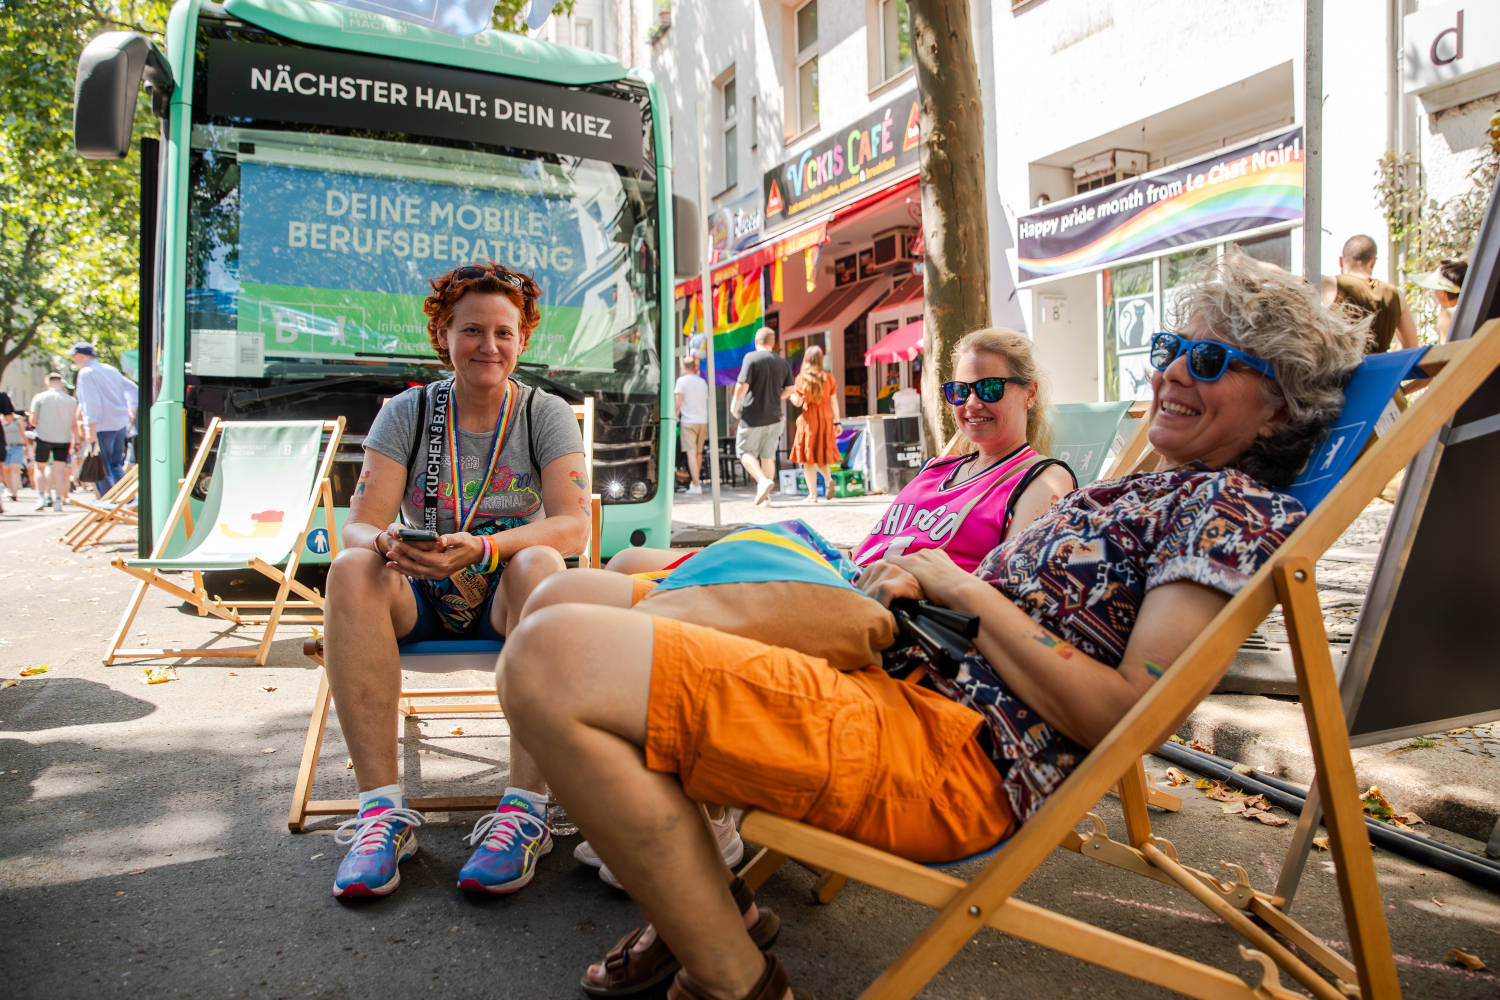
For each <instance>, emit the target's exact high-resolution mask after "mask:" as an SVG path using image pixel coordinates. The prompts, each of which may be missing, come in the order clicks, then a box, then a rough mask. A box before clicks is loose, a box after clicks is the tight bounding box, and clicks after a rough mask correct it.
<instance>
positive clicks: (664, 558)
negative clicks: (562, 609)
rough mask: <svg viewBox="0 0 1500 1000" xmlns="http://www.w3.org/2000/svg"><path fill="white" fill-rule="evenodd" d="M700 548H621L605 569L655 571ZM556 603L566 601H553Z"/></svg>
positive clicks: (634, 571) (614, 570)
mask: <svg viewBox="0 0 1500 1000" xmlns="http://www.w3.org/2000/svg"><path fill="white" fill-rule="evenodd" d="M697 551H699V550H698V549H648V548H646V547H644V546H642V547H641V548H638V549H635V548H633V549H621V550H620V551H619V552H616V553H615V554H614V556H613V558H611V559H610V561H609V562H608V563H607V564H606V565H605V567H604V568H605V569H607V570H609V571H610V572H611V573H625V574H627V575H628V574H631V573H654V572H656V571H657V570H660V569H666V568H667V567H668V566H670V565H672V564H673V563H674V562H676V561H677V560H679V559H681V558H682V557H683V556H685V555H687V554H688V553H689V552H697ZM552 603H554V604H560V603H566V602H561V601H553V602H552ZM578 603H580V604H600V603H605V602H602V601H579V602H578Z"/></svg>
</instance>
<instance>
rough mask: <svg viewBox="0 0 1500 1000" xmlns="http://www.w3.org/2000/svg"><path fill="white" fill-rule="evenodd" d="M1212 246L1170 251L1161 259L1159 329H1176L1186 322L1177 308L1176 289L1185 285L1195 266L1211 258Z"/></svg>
mask: <svg viewBox="0 0 1500 1000" xmlns="http://www.w3.org/2000/svg"><path fill="white" fill-rule="evenodd" d="M1213 256H1214V251H1213V248H1212V247H1200V248H1199V249H1197V250H1184V251H1182V252H1181V253H1170V254H1167V255H1166V256H1165V257H1163V258H1162V259H1161V287H1162V292H1161V320H1160V329H1163V330H1167V329H1173V330H1175V329H1177V328H1178V327H1180V326H1181V325H1182V324H1183V323H1185V322H1186V319H1187V317H1185V316H1181V315H1179V313H1178V309H1177V299H1178V295H1179V292H1178V289H1179V288H1181V287H1182V286H1183V285H1186V284H1187V283H1188V281H1190V280H1191V279H1192V277H1193V274H1194V272H1195V271H1196V270H1197V268H1198V267H1199V266H1201V265H1203V264H1206V263H1208V261H1210V260H1212V259H1213Z"/></svg>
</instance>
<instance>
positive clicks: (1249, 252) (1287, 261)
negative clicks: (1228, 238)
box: [1234, 232, 1292, 271]
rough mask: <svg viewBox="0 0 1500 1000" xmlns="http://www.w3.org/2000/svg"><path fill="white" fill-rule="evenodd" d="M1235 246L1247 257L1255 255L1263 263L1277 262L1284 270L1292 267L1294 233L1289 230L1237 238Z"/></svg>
mask: <svg viewBox="0 0 1500 1000" xmlns="http://www.w3.org/2000/svg"><path fill="white" fill-rule="evenodd" d="M1234 248H1235V249H1236V250H1238V251H1239V252H1240V253H1242V254H1244V255H1245V256H1246V257H1254V258H1255V259H1256V260H1258V261H1260V262H1261V263H1263V264H1275V265H1276V266H1277V267H1279V268H1281V269H1282V270H1283V271H1290V270H1291V269H1292V234H1291V233H1289V232H1284V233H1272V234H1270V235H1269V236H1257V237H1255V238H1254V239H1250V240H1236V241H1235V244H1234Z"/></svg>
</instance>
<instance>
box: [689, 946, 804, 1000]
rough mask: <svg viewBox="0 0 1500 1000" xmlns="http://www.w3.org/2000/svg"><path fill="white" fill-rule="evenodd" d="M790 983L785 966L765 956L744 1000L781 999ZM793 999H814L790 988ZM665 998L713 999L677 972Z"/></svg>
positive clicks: (773, 956) (777, 960) (774, 957)
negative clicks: (757, 976) (756, 978)
mask: <svg viewBox="0 0 1500 1000" xmlns="http://www.w3.org/2000/svg"><path fill="white" fill-rule="evenodd" d="M790 985H791V977H790V976H788V975H787V972H786V966H784V965H782V964H781V960H780V959H779V958H777V957H776V956H775V955H767V956H766V971H764V972H762V973H761V974H760V979H758V980H756V983H755V985H754V986H752V987H750V992H749V993H746V994H745V1000H781V998H782V997H784V996H786V991H787V989H788V988H789V987H790ZM792 997H793V1000H814V997H813V995H812V994H811V993H809V992H807V991H806V990H796V989H794V990H792ZM667 1000H713V998H712V997H706V996H704V995H703V994H702V993H699V992H698V990H697V989H696V988H695V987H694V986H693V984H692V983H690V982H689V981H688V978H687V976H686V975H685V974H684V973H682V972H679V973H677V975H676V977H674V978H673V980H672V985H671V986H669V987H668V988H667Z"/></svg>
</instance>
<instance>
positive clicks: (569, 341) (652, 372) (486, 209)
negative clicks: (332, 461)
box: [184, 28, 661, 403]
mask: <svg viewBox="0 0 1500 1000" xmlns="http://www.w3.org/2000/svg"><path fill="white" fill-rule="evenodd" d="M230 37H231V36H230V35H229V33H226V32H223V31H222V29H220V30H217V31H216V30H214V29H213V28H205V29H204V34H200V45H199V50H198V51H199V67H198V69H199V73H200V79H201V78H204V77H206V78H207V79H206V82H207V87H206V88H200V90H199V93H203V92H204V90H205V89H206V90H207V91H208V93H209V94H210V96H211V95H212V94H213V92H214V87H215V83H214V69H215V67H214V64H213V60H214V59H221V60H223V61H225V62H229V61H230V56H231V54H233V55H234V56H235V59H234V61H235V62H242V61H243V59H242V58H241V57H240V56H239V52H240V51H243V50H246V49H262V48H270V46H265V45H259V44H251V45H244V44H236V43H235V42H233V41H230ZM234 37H236V38H238V39H240V40H243V38H244V34H243V32H239V33H234ZM265 40H268V39H267V37H266V36H261V37H258V38H255V39H253V41H255V42H262V41H265ZM231 50H234V51H233V52H232V53H231ZM281 51H282V52H284V53H288V54H287V55H285V56H281V57H279V58H282V59H285V60H286V63H287V64H290V63H292V62H294V60H293V59H292V58H291V55H292V54H297V53H298V50H297V49H296V48H294V47H290V46H288V47H286V48H282V49H281ZM301 54H307V50H302V53H301ZM344 58H349V57H347V56H346V57H344ZM362 58H363V57H362ZM365 61H366V62H375V60H369V59H368V58H365ZM379 62H382V63H385V64H388V65H394V66H397V67H400V66H403V65H405V66H411V65H413V64H403V63H400V61H397V60H379ZM279 68H280V67H279V66H278V69H279ZM257 72H258V71H257ZM271 74H272V70H271V69H270V68H269V67H268V69H267V70H266V72H265V76H264V78H260V77H250V78H249V79H251V80H252V82H253V84H254V85H255V86H257V87H261V86H262V85H263V89H265V90H267V91H269V90H271V89H272V87H273V77H272V75H271ZM465 75H466V76H478V74H465ZM312 76H313V74H311V73H302V74H300V75H298V76H296V77H295V79H296V80H297V83H298V87H297V89H298V91H299V92H301V93H310V92H312V87H313V86H314V84H313V83H312V82H311V77H312ZM305 78H306V79H305ZM289 79H290V77H289ZM333 79H334V78H331V77H324V82H325V90H326V89H327V85H328V82H329V81H331V80H333ZM359 82H360V83H361V84H364V85H365V87H364V89H365V90H366V91H367V92H369V86H368V85H369V83H370V80H369V79H363V80H360V81H359ZM381 86H385V84H381ZM389 86H390V90H389V91H388V92H387V97H388V98H389V97H390V96H392V95H393V94H394V93H395V91H396V89H397V87H398V86H400V85H399V84H390V85H389ZM534 86H535V85H534ZM220 89H221V91H222V89H223V88H222V87H221V88H220ZM287 89H290V87H288V88H287ZM407 89H408V88H404V87H402V88H401V92H402V93H403V95H404V94H405V93H406V91H407ZM410 89H412V90H415V91H416V94H414V95H413V96H414V97H416V98H417V99H418V100H420V99H421V97H422V94H421V88H420V87H413V88H410ZM548 89H549V90H557V91H562V92H564V93H565V94H571V93H575V92H576V91H574V90H569V89H565V88H560V87H559V88H552V87H549V88H548ZM439 93H440V94H441V100H439V101H434V98H433V97H432V94H433V90H431V89H429V90H427V92H426V100H427V104H428V105H429V106H430V105H432V104H434V103H437V104H438V105H439V110H438V111H437V112H435V113H436V114H438V115H439V116H441V115H442V111H441V104H443V103H447V104H448V105H449V109H450V110H452V107H453V103H454V102H458V106H459V107H460V108H462V107H463V106H464V105H463V101H464V100H465V98H467V99H468V101H469V107H468V112H469V113H473V112H474V111H476V110H486V106H484V105H482V104H479V103H478V102H479V96H480V95H475V94H464V93H462V91H460V90H457V89H455V90H454V91H453V96H452V97H451V99H450V96H449V93H448V92H447V91H440V92H439ZM256 96H258V95H256ZM272 96H280V95H272ZM622 96H633V95H622ZM593 99H595V100H597V99H598V98H593ZM325 103H328V102H326V101H325ZM611 103H623V102H614V101H612V102H611ZM195 104H196V105H197V107H195V115H194V125H193V129H192V150H191V156H190V165H189V196H188V206H189V207H188V214H189V217H188V259H187V323H186V333H187V338H188V343H187V344H186V345H184V346H185V347H186V357H187V359H188V360H187V370H188V373H189V374H190V375H192V376H195V377H197V379H198V380H200V381H203V380H218V379H226V378H227V379H232V380H235V381H236V382H243V383H244V384H248V385H260V386H264V385H272V384H279V383H284V382H287V381H292V380H304V379H315V380H323V379H325V378H329V377H333V378H340V379H347V378H349V377H350V376H363V377H377V378H378V377H381V376H385V377H391V378H410V379H413V380H419V379H420V380H424V381H425V380H428V379H431V378H433V377H436V376H437V375H438V374H439V372H438V371H437V366H438V364H439V362H438V361H437V359H436V356H435V354H434V352H433V350H432V347H431V345H430V343H429V341H428V335H427V326H426V323H427V317H426V316H425V315H423V313H422V309H421V306H422V300H423V297H424V296H425V295H426V294H427V293H428V292H429V291H430V286H429V284H428V282H429V279H431V278H433V277H435V276H436V275H438V274H441V273H443V272H445V271H447V270H449V269H451V268H454V267H457V266H460V265H461V264H466V263H473V262H484V261H495V262H498V263H503V264H507V265H510V266H512V267H516V268H519V269H521V270H523V271H526V272H528V273H530V274H532V275H534V276H535V278H536V279H537V281H538V282H539V284H540V285H541V287H542V289H543V299H542V302H541V313H542V321H541V326H540V327H539V328H538V330H537V331H536V333H535V334H534V336H533V338H532V341H531V344H530V346H529V348H528V349H527V350H526V352H525V353H524V354H523V355H522V357H521V364H522V370H521V375H522V377H523V378H524V377H525V376H526V374H527V373H533V374H535V375H537V376H540V378H541V379H542V380H545V381H543V384H547V383H548V382H550V383H551V384H552V386H554V387H559V388H562V389H564V390H567V389H572V390H575V391H576V392H581V393H588V394H597V395H598V396H600V398H601V399H604V400H613V401H617V402H622V403H649V402H654V401H655V400H656V399H657V398H658V395H659V393H660V389H661V364H660V357H659V347H658V337H657V336H656V332H655V331H656V330H657V326H658V323H659V317H658V315H657V313H658V302H657V299H658V295H659V275H658V272H657V254H656V230H657V204H656V197H657V194H656V186H655V180H654V173H653V170H652V163H651V161H650V153H649V148H650V144H649V142H648V143H645V146H646V149H647V152H646V158H647V159H646V163H645V164H644V166H643V167H641V168H631V167H627V166H622V165H619V164H616V163H610V162H605V161H603V160H599V159H591V158H589V157H587V156H582V155H578V154H576V153H567V152H553V151H548V150H545V149H543V150H533V149H518V148H514V147H509V146H498V145H493V144H487V143H484V142H478V141H465V140H462V139H453V138H444V137H443V136H441V135H439V136H437V137H433V136H425V135H413V134H409V133H402V132H382V131H375V130H372V129H370V128H368V127H357V126H362V125H364V124H365V123H364V122H363V121H361V120H359V119H358V118H357V117H356V116H351V122H350V125H349V127H338V126H337V125H331V124H327V113H324V114H323V120H321V121H319V120H318V118H319V116H318V115H313V116H311V117H312V118H313V119H314V120H313V121H307V120H302V121H276V120H268V119H267V118H265V117H262V115H261V114H254V115H251V116H247V115H235V116H229V115H224V114H211V113H210V111H212V110H213V108H212V102H211V101H205V102H198V101H195ZM357 104H358V102H357V101H356V102H354V105H352V106H353V107H354V108H355V110H358V108H357ZM502 104H504V105H505V107H506V110H507V113H509V109H510V104H508V103H507V102H504V101H500V100H496V101H495V108H496V112H495V116H496V117H498V116H499V108H500V106H501V105H502ZM519 107H520V104H519V102H518V103H517V108H519ZM631 108H632V109H633V110H634V112H635V115H636V117H637V118H638V119H643V120H644V124H643V127H644V128H645V129H647V130H649V128H650V116H649V110H646V105H645V102H644V101H638V102H636V103H634V104H632V105H631ZM460 113H462V112H460ZM532 113H533V114H536V112H535V111H533V112H532ZM549 113H550V109H549ZM515 114H517V115H519V114H520V112H519V110H517V111H516V112H515ZM621 117H622V118H625V116H621ZM626 120H627V121H629V127H630V128H632V129H633V128H634V121H633V120H630V119H628V118H626ZM590 121H591V122H592V121H593V119H590ZM475 124H476V125H477V124H479V123H478V122H477V121H476V122H475ZM616 127H618V125H617V126H616ZM439 131H441V129H439ZM477 131H478V130H477V129H476V132H477ZM536 131H537V132H539V133H544V132H545V131H546V130H545V129H540V128H539V129H537V130H536ZM636 141H637V142H641V141H642V138H641V136H639V135H637V137H636ZM564 145H566V143H564ZM245 380H265V381H248V382H246V381H245Z"/></svg>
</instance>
